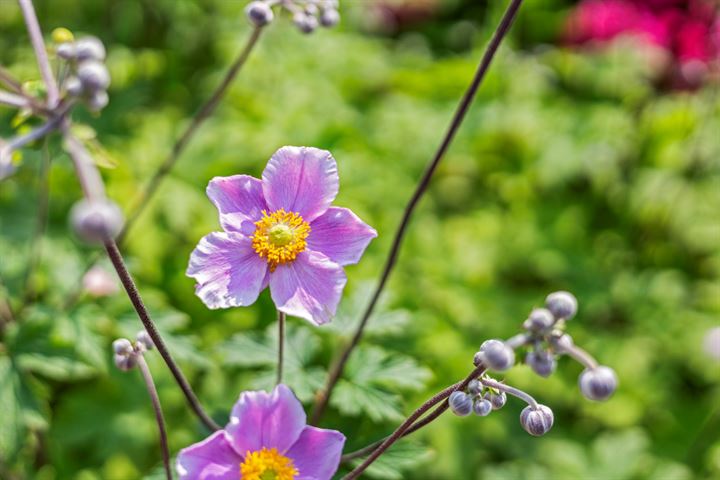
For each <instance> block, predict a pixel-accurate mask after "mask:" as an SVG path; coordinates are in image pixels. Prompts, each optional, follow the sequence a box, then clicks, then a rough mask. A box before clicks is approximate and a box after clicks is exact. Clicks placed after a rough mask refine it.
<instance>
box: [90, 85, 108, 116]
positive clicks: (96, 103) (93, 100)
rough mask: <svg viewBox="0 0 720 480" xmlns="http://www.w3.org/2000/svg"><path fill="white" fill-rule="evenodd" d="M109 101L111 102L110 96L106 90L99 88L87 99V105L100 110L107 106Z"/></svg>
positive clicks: (93, 109)
mask: <svg viewBox="0 0 720 480" xmlns="http://www.w3.org/2000/svg"><path fill="white" fill-rule="evenodd" d="M108 103H110V97H109V96H108V94H107V92H106V91H105V90H98V91H97V92H94V93H93V94H92V95H90V97H89V98H88V99H87V106H88V108H89V109H90V110H92V111H93V112H99V111H100V110H102V109H103V108H105V107H107V104H108Z"/></svg>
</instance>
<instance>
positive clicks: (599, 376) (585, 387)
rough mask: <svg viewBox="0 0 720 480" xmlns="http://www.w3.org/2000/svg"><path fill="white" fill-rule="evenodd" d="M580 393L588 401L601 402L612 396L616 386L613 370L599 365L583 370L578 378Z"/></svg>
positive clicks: (615, 376)
mask: <svg viewBox="0 0 720 480" xmlns="http://www.w3.org/2000/svg"><path fill="white" fill-rule="evenodd" d="M578 383H579V385H580V391H581V392H582V394H583V395H584V396H585V398H588V399H590V400H597V401H603V400H607V399H608V398H610V396H612V394H613V393H614V392H615V390H616V389H617V386H618V378H617V375H616V374H615V370H613V369H612V368H610V367H606V366H603V365H600V366H599V367H595V368H592V369H590V368H588V369H586V370H584V371H583V372H582V373H581V374H580V377H579V378H578Z"/></svg>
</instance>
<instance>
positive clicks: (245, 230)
mask: <svg viewBox="0 0 720 480" xmlns="http://www.w3.org/2000/svg"><path fill="white" fill-rule="evenodd" d="M338 188H339V178H338V171H337V163H336V162H335V159H334V158H333V157H332V155H331V154H330V152H328V151H326V150H319V149H317V148H309V147H283V148H281V149H280V150H278V151H277V152H275V154H274V155H273V156H272V158H271V159H270V161H269V162H268V164H267V166H266V167H265V171H264V172H263V174H262V180H260V179H257V178H254V177H250V176H248V175H234V176H232V177H216V178H214V179H212V180H211V181H210V184H209V185H208V188H207V194H208V197H210V200H212V202H213V203H214V204H215V206H216V207H217V208H218V210H219V211H220V224H221V225H222V227H223V229H224V230H225V231H224V232H214V233H211V234H209V235H207V236H205V237H204V238H203V239H202V240H200V243H199V244H198V246H197V247H196V248H195V250H194V251H193V252H192V255H191V256H190V265H189V266H188V269H187V275H188V276H190V277H193V278H195V279H196V280H197V282H198V284H197V286H196V290H195V293H196V294H197V295H198V296H199V297H200V298H201V299H202V301H203V302H204V303H205V305H207V306H208V307H209V308H213V309H214V308H228V307H237V306H247V305H250V304H252V303H254V302H255V300H257V297H258V295H259V294H260V292H261V291H262V290H264V289H265V288H266V287H267V286H268V285H269V286H270V293H271V295H272V299H273V301H274V302H275V305H276V306H277V308H278V310H280V311H282V312H284V313H287V314H288V315H294V316H297V317H301V318H305V319H307V320H309V321H311V322H313V323H315V324H317V325H321V324H324V323H327V322H329V321H330V320H331V318H332V316H333V315H334V314H335V310H336V308H337V305H338V302H339V301H340V296H341V294H342V291H343V288H344V287H345V283H346V282H347V278H346V277H345V272H344V270H343V268H342V267H343V266H345V265H350V264H353V263H357V262H358V261H359V260H360V257H361V256H362V254H363V252H364V251H365V248H366V247H367V246H368V244H369V243H370V241H371V240H372V239H373V238H375V237H376V236H377V232H376V231H375V230H374V229H373V228H371V227H369V226H368V225H366V224H365V223H364V222H363V221H362V220H360V218H358V217H357V215H355V214H354V213H353V212H351V211H350V210H348V209H346V208H338V207H331V206H330V204H331V203H332V201H333V200H334V199H335V196H336V195H337V193H338Z"/></svg>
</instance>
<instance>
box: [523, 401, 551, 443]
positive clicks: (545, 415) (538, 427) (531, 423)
mask: <svg viewBox="0 0 720 480" xmlns="http://www.w3.org/2000/svg"><path fill="white" fill-rule="evenodd" d="M554 421H555V417H554V416H553V412H552V410H550V408H548V407H546V406H545V405H538V408H537V409H534V408H533V407H531V406H530V405H528V406H527V407H525V408H524V409H523V411H522V412H521V413H520V425H522V427H523V428H524V429H525V431H526V432H528V433H529V434H530V435H534V436H536V437H539V436H541V435H545V434H546V433H547V432H549V431H550V429H551V428H552V426H553V422H554Z"/></svg>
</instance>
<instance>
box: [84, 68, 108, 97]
mask: <svg viewBox="0 0 720 480" xmlns="http://www.w3.org/2000/svg"><path fill="white" fill-rule="evenodd" d="M77 75H78V78H79V79H80V83H82V86H83V88H84V89H85V91H86V92H88V93H90V92H97V91H99V90H107V88H108V87H109V86H110V73H109V72H108V69H107V67H106V66H105V65H104V64H103V63H101V62H98V61H97V60H86V61H84V62H82V63H80V65H78V70H77Z"/></svg>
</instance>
